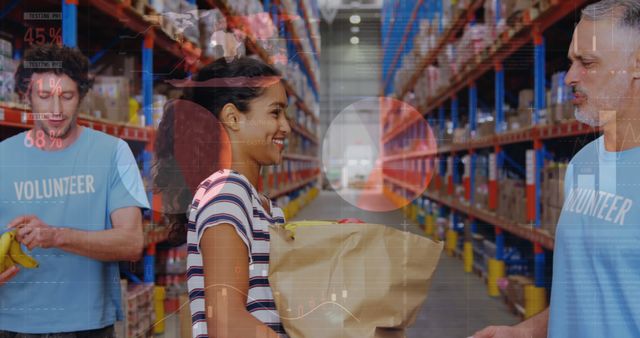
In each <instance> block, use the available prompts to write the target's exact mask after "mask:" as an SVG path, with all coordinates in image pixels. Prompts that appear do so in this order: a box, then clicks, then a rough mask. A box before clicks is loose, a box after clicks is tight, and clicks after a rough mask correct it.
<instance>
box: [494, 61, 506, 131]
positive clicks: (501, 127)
mask: <svg viewBox="0 0 640 338" xmlns="http://www.w3.org/2000/svg"><path fill="white" fill-rule="evenodd" d="M495 73H496V81H495V95H496V98H495V99H496V118H495V121H496V125H495V128H496V134H500V133H503V132H504V131H505V130H506V128H505V127H506V125H505V122H504V69H503V68H502V63H496V65H495Z"/></svg>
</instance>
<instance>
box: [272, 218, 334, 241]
mask: <svg viewBox="0 0 640 338" xmlns="http://www.w3.org/2000/svg"><path fill="white" fill-rule="evenodd" d="M335 223H336V222H331V221H297V222H290V223H287V224H285V225H284V228H285V230H289V231H291V235H292V236H293V237H295V236H296V229H297V228H299V227H307V226H316V225H328V224H335Z"/></svg>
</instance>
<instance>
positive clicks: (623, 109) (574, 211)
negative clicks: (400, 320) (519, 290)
mask: <svg viewBox="0 0 640 338" xmlns="http://www.w3.org/2000/svg"><path fill="white" fill-rule="evenodd" d="M638 36H640V0H604V1H599V2H597V3H594V4H591V5H589V6H588V7H586V8H585V9H584V10H583V12H582V19H581V20H580V23H579V24H578V26H577V27H576V29H575V31H574V34H573V40H572V41H571V46H570V48H569V58H570V59H571V62H572V64H571V69H570V70H569V72H568V74H567V76H566V80H565V81H566V83H567V84H568V85H570V86H571V87H572V88H573V90H574V101H573V104H574V106H575V116H576V118H577V119H578V120H579V121H581V122H582V123H585V124H588V125H591V126H594V127H600V128H601V130H602V131H603V132H604V135H603V136H601V137H599V138H598V139H596V140H595V141H593V142H591V143H589V144H588V145H586V146H585V147H584V148H583V149H581V150H580V151H579V152H578V153H577V154H576V155H575V156H574V157H573V159H572V160H571V163H570V164H569V166H568V168H567V174H566V180H565V187H564V189H565V196H566V198H565V201H564V206H563V209H562V214H561V216H560V219H559V220H558V227H557V230H556V244H555V251H554V257H553V263H554V266H553V285H552V291H551V305H550V307H549V308H548V309H547V310H545V311H543V312H541V313H540V314H538V315H536V316H534V317H532V318H530V319H528V320H526V321H524V322H522V323H520V324H518V325H516V326H513V327H506V326H490V327H487V328H485V329H484V330H482V331H479V332H477V333H476V334H475V335H474V337H475V338H502V337H509V338H518V337H523V338H524V337H526V338H535V337H547V336H548V337H550V338H561V337H562V338H565V337H581V338H585V337H586V338H590V337H594V338H595V337H598V338H601V337H616V338H631V337H640V208H638V206H637V203H638V202H640V190H639V189H638V183H639V182H638V177H639V176H638V168H639V167H640V147H639V146H640V138H638V137H636V134H637V133H638V132H640V39H639V38H638ZM638 135H640V134H638ZM634 204H635V205H634Z"/></svg>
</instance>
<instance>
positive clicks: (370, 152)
mask: <svg viewBox="0 0 640 338" xmlns="http://www.w3.org/2000/svg"><path fill="white" fill-rule="evenodd" d="M436 153H437V145H436V139H435V137H434V133H433V131H432V130H431V128H430V126H429V124H428V123H427V121H426V120H425V119H424V118H423V116H422V115H421V114H420V112H418V110H416V109H415V108H414V107H412V106H410V105H408V104H406V103H404V102H402V101H399V100H395V99H392V98H376V97H372V98H367V99H363V100H360V101H358V102H356V103H354V104H351V105H350V106H348V107H347V108H345V109H344V110H343V111H342V112H340V113H339V114H338V115H337V116H336V117H335V119H334V120H333V121H332V122H331V125H330V126H329V128H328V129H327V133H326V134H325V136H324V140H323V144H322V164H323V170H324V172H325V175H326V177H327V179H328V180H329V182H330V184H331V186H332V188H333V189H334V190H335V191H336V192H337V193H338V194H339V195H340V196H341V197H342V198H343V199H344V200H345V201H347V202H349V203H350V204H351V205H353V206H355V207H357V208H360V209H361V210H367V211H374V212H385V211H392V210H397V209H399V208H402V207H403V206H405V205H407V204H408V203H410V202H411V201H413V200H414V199H415V198H416V197H418V196H419V195H421V194H422V192H423V191H424V190H425V189H426V188H427V186H428V185H429V182H430V181H431V178H432V177H433V173H434V171H435V163H436V162H435V154H436Z"/></svg>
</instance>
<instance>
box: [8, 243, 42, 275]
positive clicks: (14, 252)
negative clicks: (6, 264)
mask: <svg viewBox="0 0 640 338" xmlns="http://www.w3.org/2000/svg"><path fill="white" fill-rule="evenodd" d="M9 255H10V256H11V259H13V261H14V262H16V263H18V264H20V265H22V266H24V267H25V268H27V269H33V268H37V267H38V261H36V260H35V259H33V257H31V256H29V255H27V254H26V253H24V252H23V251H22V248H21V247H20V242H18V241H16V240H14V241H11V247H10V248H9Z"/></svg>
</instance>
